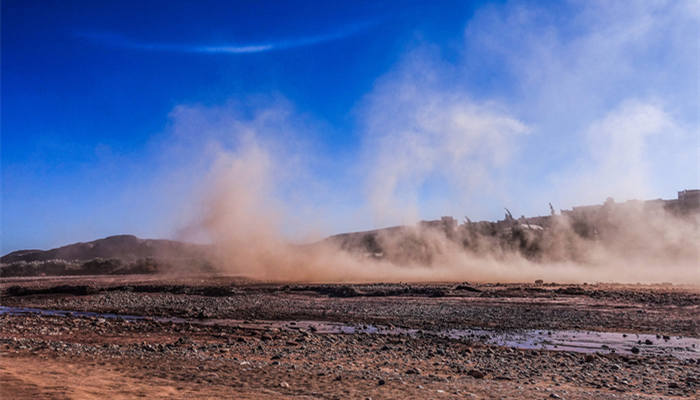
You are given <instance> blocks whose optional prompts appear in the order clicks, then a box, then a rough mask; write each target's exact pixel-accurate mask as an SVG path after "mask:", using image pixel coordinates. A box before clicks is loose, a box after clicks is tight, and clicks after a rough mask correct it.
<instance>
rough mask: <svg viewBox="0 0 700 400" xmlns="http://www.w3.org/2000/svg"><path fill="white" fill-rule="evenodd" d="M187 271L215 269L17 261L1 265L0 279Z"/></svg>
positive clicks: (151, 262)
mask: <svg viewBox="0 0 700 400" xmlns="http://www.w3.org/2000/svg"><path fill="white" fill-rule="evenodd" d="M185 269H186V270H188V271H199V272H213V271H214V268H213V266H212V265H210V264H209V263H208V262H206V261H204V260H202V259H156V258H142V259H138V260H136V261H131V262H128V261H124V260H121V259H117V258H109V259H105V258H93V259H90V260H86V261H80V260H74V261H66V260H47V261H16V262H12V263H9V264H0V278H9V277H17V276H67V275H130V274H157V273H167V272H177V271H180V270H185Z"/></svg>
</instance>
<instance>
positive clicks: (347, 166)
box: [169, 2, 700, 283]
mask: <svg viewBox="0 0 700 400" xmlns="http://www.w3.org/2000/svg"><path fill="white" fill-rule="evenodd" d="M583 9H584V10H583V11H582V12H581V13H580V14H577V16H576V20H575V21H574V22H576V23H577V24H579V25H580V26H585V27H586V29H583V30H582V31H581V32H577V33H576V34H575V35H574V36H573V37H571V36H568V35H569V34H570V32H565V31H564V30H562V29H560V28H559V27H557V26H556V25H555V24H553V23H551V21H546V20H541V19H539V18H538V14H536V13H531V12H527V10H524V9H521V8H519V7H516V6H512V7H510V6H509V7H505V8H504V9H503V10H501V11H498V10H496V9H489V8H487V9H485V10H483V11H481V12H480V13H478V14H477V15H476V16H475V17H474V18H473V19H472V20H471V21H470V22H469V24H468V25H467V26H466V28H465V29H464V38H463V43H461V44H458V46H457V47H458V48H460V46H461V48H462V50H459V51H457V52H456V54H451V55H450V56H446V55H445V51H444V50H443V49H441V48H439V47H437V46H434V45H432V44H431V43H429V42H426V41H418V43H417V44H416V45H415V46H412V47H411V48H410V49H409V50H408V51H406V52H404V54H403V55H402V56H401V57H400V59H399V60H398V62H397V63H396V64H395V65H393V66H392V68H391V69H390V70H389V71H387V72H386V73H384V75H382V76H380V77H379V78H378V79H376V81H375V82H374V85H373V86H372V88H371V90H369V92H367V93H366V94H365V95H364V96H363V97H362V98H361V100H360V101H358V103H357V105H356V106H355V107H354V108H353V109H351V110H348V115H349V116H351V117H352V118H353V120H354V125H353V127H352V132H351V136H352V137H354V138H356V142H357V145H356V148H352V149H350V150H347V151H346V152H343V153H341V154H338V153H337V152H336V153H332V152H331V151H329V150H328V149H326V148H324V147H323V145H317V142H323V140H321V138H322V137H323V136H324V135H326V134H333V127H328V126H324V125H323V122H321V121H318V118H314V117H311V116H308V115H304V114H302V113H300V112H298V111H297V110H296V109H295V107H294V105H293V104H292V103H291V102H289V101H287V100H285V99H283V98H280V97H273V98H266V97H256V98H254V99H252V100H251V101H246V100H245V99H243V100H240V99H239V100H237V101H236V102H232V103H229V104H225V105H223V106H215V107H204V106H181V107H179V108H178V109H177V110H176V111H175V112H173V113H172V115H171V118H172V120H173V127H174V132H175V135H174V136H175V138H174V139H173V142H175V143H182V142H183V140H185V139H183V138H189V139H186V140H190V142H186V144H185V145H183V146H182V147H184V148H186V151H184V154H185V155H184V156H182V157H180V156H176V157H174V158H175V159H181V158H183V157H184V158H185V159H188V160H192V159H195V160H199V161H198V164H197V166H196V167H195V168H192V169H191V170H190V171H187V172H186V173H185V175H187V178H186V179H182V180H183V181H190V182H191V181H195V182H200V181H201V182H204V183H198V184H196V185H190V186H189V187H188V191H189V192H191V193H194V195H193V196H192V197H191V198H188V199H187V200H188V204H187V205H185V206H182V207H180V208H179V209H176V211H175V212H174V213H173V214H175V215H177V216H176V217H175V219H176V220H181V221H182V220H184V222H183V223H182V226H184V228H183V229H181V231H180V232H183V233H185V234H184V235H181V236H182V237H183V238H191V237H197V238H204V239H205V240H207V241H210V242H212V243H214V244H215V247H216V257H215V258H216V260H215V264H216V265H217V266H218V268H219V269H220V270H222V271H225V272H230V273H237V274H239V273H240V274H246V275H251V276H255V277H260V278H264V279H280V280H313V281H380V280H390V281H411V280H414V281H418V280H454V281H461V280H481V281H490V280H498V281H521V280H533V279H544V280H547V281H550V280H560V281H571V282H584V281H589V282H592V281H622V282H638V281H639V282H669V281H671V282H678V283H700V271H699V267H698V265H699V264H700V227H699V226H700V223H699V221H698V213H697V212H677V210H676V211H673V210H671V209H669V208H668V207H665V206H664V205H663V204H662V203H654V202H647V203H641V202H640V203H635V202H624V201H625V200H631V199H639V200H650V199H653V198H656V197H659V193H668V194H670V193H674V192H673V191H678V190H683V189H697V187H695V186H696V185H697V183H698V178H699V177H698V173H699V172H698V171H700V168H698V151H700V150H699V147H698V142H697V137H698V131H697V124H695V123H694V122H693V121H694V119H693V118H695V117H693V115H697V110H694V109H693V106H692V105H693V104H697V100H698V97H697V91H696V90H694V89H693V85H688V84H687V80H688V77H690V76H692V75H694V73H695V70H694V69H693V68H691V67H692V66H694V65H695V66H696V65H697V59H695V58H692V57H691V58H688V57H690V56H689V53H688V52H687V51H686V50H685V49H686V47H687V41H686V38H687V37H689V36H688V35H689V33H690V32H695V31H696V28H697V21H698V14H697V12H696V11H697V10H696V8H695V7H693V6H692V5H691V3H687V2H677V3H672V4H668V7H664V8H663V10H657V9H656V8H655V7H654V6H651V5H649V6H643V5H641V4H640V5H638V7H633V8H632V9H624V10H621V9H619V7H617V6H612V5H604V4H602V3H601V4H598V3H595V4H589V5H586V6H585V7H583ZM693 10H694V11H693ZM689 11H690V12H689ZM651 16H653V18H652V17H651ZM514 21H517V23H514ZM601 35H604V36H605V40H604V41H601ZM504 38H506V39H508V40H504ZM497 43H498V44H499V45H498V46H496V44H497ZM494 46H496V47H494ZM650 48H663V49H664V51H666V52H667V53H668V54H667V57H668V59H673V60H678V62H677V64H678V65H688V66H691V67H689V69H683V70H681V71H679V73H678V74H674V75H669V74H667V71H666V70H665V69H664V64H663V63H661V61H660V60H659V59H657V58H648V57H646V56H642V55H640V54H641V53H640V52H641V50H640V49H650ZM470 52H471V53H470ZM642 53H643V52H642ZM466 54H473V56H472V58H469V57H467V56H466ZM480 54H481V55H486V56H492V57H493V56H495V57H497V59H498V60H499V62H500V63H501V64H502V66H503V68H504V69H505V70H506V71H507V73H508V74H507V76H508V77H510V79H512V82H510V83H512V84H513V85H514V87H515V88H516V89H515V92H514V93H511V96H508V97H506V96H502V95H501V96H499V95H498V94H496V95H493V96H490V97H484V96H483V95H482V94H480V93H479V87H474V86H473V85H471V86H470V85H469V84H468V83H467V81H468V80H465V79H464V78H465V76H467V75H469V74H470V73H471V72H470V71H473V68H475V64H474V63H477V64H476V66H480V65H479V64H478V61H476V60H478V57H479V55H480ZM643 54H646V53H643ZM639 57H642V58H643V59H644V60H646V61H648V63H646V64H643V65H640V63H639V62H638V61H639ZM482 67H483V66H482ZM489 68H493V66H489ZM691 71H692V72H691ZM666 80H669V81H668V82H667V84H668V87H674V88H676V89H677V90H675V91H674V92H673V93H672V94H669V93H667V92H664V91H657V92H649V91H648V90H645V89H644V88H646V87H647V85H646V84H647V83H648V82H650V81H653V82H657V81H659V82H661V81H663V82H666ZM494 90H495V89H494ZM494 93H498V91H497V90H496V91H495V92H494ZM329 95H331V94H330V92H329ZM678 99H680V100H678ZM689 115H690V117H688V116H689ZM195 137H196V138H198V139H197V140H199V141H201V142H204V143H205V145H204V146H202V145H201V144H200V143H194V142H191V141H192V140H193V139H192V138H195ZM198 146H199V147H198ZM331 153H332V154H333V155H330V154H331ZM180 155H182V154H180ZM201 160H208V161H207V162H202V161H201ZM209 161H210V162H209ZM185 164H187V163H185ZM190 164H191V163H190ZM674 171H675V173H674ZM679 171H685V172H684V174H679V173H678V172H679ZM687 171H690V172H687ZM681 176H682V178H681ZM202 177H206V178H205V179H203V180H202ZM169 180H171V181H177V180H178V176H175V179H169ZM660 188H663V190H661V189H660ZM608 197H612V198H614V199H616V200H617V202H616V203H611V204H608V205H607V206H604V207H601V209H599V210H598V211H596V212H594V213H589V214H586V215H578V214H576V213H563V214H562V213H561V212H559V210H558V209H560V208H562V209H565V208H570V207H575V206H582V205H590V204H603V202H604V201H605V200H606V199H607V198H608ZM667 197H668V195H665V196H664V198H667ZM548 203H552V204H553V205H554V208H555V209H556V210H555V211H556V213H555V214H556V215H549V214H550V210H549V208H548V207H547V204H548ZM505 207H508V208H510V209H511V210H513V212H514V213H515V214H516V218H514V219H513V220H511V221H509V220H502V221H499V222H498V223H494V224H493V225H488V224H484V223H476V222H474V223H471V222H464V223H462V218H463V217H465V216H467V217H470V218H471V219H482V218H483V219H489V220H496V219H501V218H502V217H501V216H502V215H503V214H502V211H501V210H503V208H505ZM182 210H184V211H182ZM521 214H524V215H527V216H536V215H545V216H547V217H548V218H545V219H540V220H536V221H534V222H533V221H529V222H528V221H525V222H523V221H522V220H520V218H517V217H518V216H520V215H521ZM442 215H452V216H454V217H457V219H458V221H457V223H456V225H455V226H454V227H449V229H445V227H444V226H440V227H438V228H437V229H436V228H435V227H434V226H430V225H425V224H420V221H421V220H423V219H428V220H430V219H436V218H439V217H440V216H442ZM477 216H481V218H477ZM391 226H403V228H401V229H394V230H380V231H378V232H375V233H369V234H364V235H363V234H359V236H358V235H355V236H350V237H343V238H340V239H339V238H335V239H334V238H331V239H328V240H322V239H323V238H324V237H327V236H328V235H332V234H337V233H340V232H342V231H347V230H356V231H362V230H368V229H374V228H379V227H391ZM358 238H359V239H358ZM358 241H359V242H358ZM356 242H357V243H356Z"/></svg>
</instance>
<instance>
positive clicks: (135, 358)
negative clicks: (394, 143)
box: [0, 276, 700, 399]
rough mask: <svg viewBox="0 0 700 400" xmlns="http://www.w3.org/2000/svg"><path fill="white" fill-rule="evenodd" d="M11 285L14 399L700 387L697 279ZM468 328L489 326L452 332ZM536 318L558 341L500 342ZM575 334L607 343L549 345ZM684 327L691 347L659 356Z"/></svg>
mask: <svg viewBox="0 0 700 400" xmlns="http://www.w3.org/2000/svg"><path fill="white" fill-rule="evenodd" d="M1 288H2V293H3V295H2V301H1V303H2V306H3V308H2V312H0V314H2V315H0V319H1V321H0V351H2V357H0V383H1V384H0V387H1V388H2V389H0V390H2V391H3V392H2V396H3V398H103V397H110V398H133V397H146V398H159V397H160V398H221V397H229V398H231V397H235V398H292V397H295V398H327V399H335V398H338V399H340V398H343V399H344V398H360V399H365V398H373V399H378V398H446V399H447V398H455V399H457V398H460V399H461V398H536V399H542V398H566V399H592V398H659V397H664V398H694V397H695V396H696V395H697V390H698V386H699V385H700V381H698V379H697V377H698V376H700V353H698V352H697V350H695V347H693V346H696V343H698V344H700V339H698V338H700V327H699V325H698V322H699V321H700V310H699V309H698V304H700V302H699V301H698V300H699V297H700V294H699V292H698V290H697V289H696V288H690V287H664V286H638V285H634V286H625V285H560V284H551V283H550V284H548V283H538V284H507V285H506V284H472V283H462V284H439V283H435V284H410V285H408V284H357V285H349V284H347V285H326V284H318V285H315V284H305V285H301V284H284V283H280V284H278V283H260V282H252V281H247V280H243V279H239V278H229V277H211V276H209V277H205V276H201V277H188V278H186V279H185V278H172V277H170V278H163V277H159V278H155V277H153V276H120V277H102V278H99V277H75V278H60V279H59V278H52V279H49V278H46V279H5V280H3V281H2V284H1ZM21 308H39V309H42V310H64V311H67V310H72V311H74V312H73V313H66V312H56V313H53V312H50V311H44V314H41V313H40V312H39V311H38V310H34V311H31V310H23V309H21ZM83 312H86V313H83ZM91 312H94V313H97V314H90V313H91ZM105 313H110V314H105ZM103 314H104V315H103ZM114 314H119V315H114ZM130 316H133V317H130ZM468 328H485V329H483V330H481V331H480V332H481V333H479V334H478V335H474V334H471V335H463V336H460V337H456V336H449V335H446V334H445V333H446V332H454V330H455V329H468ZM528 329H538V330H539V331H537V332H538V333H537V334H539V335H543V336H544V337H545V339H536V340H535V339H533V341H532V342H531V343H530V342H527V343H525V342H523V343H521V344H517V343H516V344H509V343H507V342H503V343H501V344H498V343H497V341H496V339H497V338H499V337H501V335H505V334H508V333H517V332H521V334H522V335H525V336H527V335H529V334H530V331H528ZM561 330H575V331H580V332H585V331H592V332H596V333H600V334H604V335H603V336H601V337H602V339H601V340H603V341H602V342H600V343H598V342H596V343H595V348H592V347H591V346H590V343H588V344H587V346H582V347H572V348H571V349H569V348H566V349H564V348H562V349H557V348H555V347H551V346H550V347H548V349H545V346H544V345H543V343H547V339H546V337H547V335H548V334H549V335H553V336H552V337H555V336H556V335H557V334H558V332H561ZM532 332H535V331H532ZM606 332H607V333H606ZM643 333H646V334H649V335H648V336H635V335H637V334H643ZM605 335H608V336H605ZM613 336H614V337H615V338H617V339H615V340H616V341H610V342H609V343H608V342H605V340H607V339H605V338H608V337H613ZM679 337H683V338H688V339H687V340H690V342H687V343H692V344H687V343H686V345H685V346H686V348H685V349H684V352H678V351H676V350H678V349H674V347H673V346H670V347H669V349H668V353H658V352H654V350H655V349H657V347H658V346H661V344H663V343H671V344H673V343H674V341H675V340H678V338H679ZM623 338H625V339H623ZM637 338H640V339H639V340H637ZM645 338H646V339H645ZM649 338H651V339H649ZM692 338H695V339H692ZM617 340H626V342H624V344H619V343H623V342H618V341H617ZM504 343H505V344H504ZM601 343H602V344H601ZM606 343H608V344H606ZM630 343H631V344H630ZM697 347H700V346H697ZM562 350H567V351H562Z"/></svg>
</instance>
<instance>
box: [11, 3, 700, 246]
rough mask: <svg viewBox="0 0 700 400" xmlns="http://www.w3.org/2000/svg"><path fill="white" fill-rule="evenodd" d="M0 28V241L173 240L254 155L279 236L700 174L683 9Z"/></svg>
mask: <svg viewBox="0 0 700 400" xmlns="http://www.w3.org/2000/svg"><path fill="white" fill-rule="evenodd" d="M1 36H2V37H1V40H2V58H1V61H2V66H1V68H2V71H1V72H2V87H1V91H2V92H1V97H2V103H1V107H2V109H1V111H2V120H1V129H2V131H1V135H2V136H1V144H0V145H1V147H0V152H1V160H0V162H1V166H2V174H1V179H2V182H1V184H2V187H1V190H2V195H1V201H2V203H1V204H0V206H1V212H2V214H1V218H2V222H1V224H2V225H1V227H2V236H1V238H2V243H1V246H0V247H1V249H2V252H3V253H7V252H9V251H12V250H17V249H23V248H50V247H55V246H59V245H63V244H67V243H72V242H76V241H87V240H93V239H95V238H99V237H104V236H108V235H113V234H121V233H131V234H136V235H137V236H141V237H170V238H175V237H180V236H181V234H182V231H183V228H184V227H186V226H187V224H188V221H189V220H190V219H191V218H192V216H193V215H195V214H196V213H197V209H198V207H201V204H202V203H201V196H202V193H205V192H206V191H207V185H208V184H209V183H210V182H211V171H212V168H213V167H214V166H215V165H216V163H217V160H221V159H222V156H223V157H228V158H234V159H235V158H236V157H238V158H240V159H243V160H245V155H246V154H248V153H245V152H246V151H248V150H250V148H251V146H252V147H253V148H255V149H263V150H264V152H265V154H266V155H268V157H269V159H270V160H272V161H273V163H274V166H273V167H272V168H271V171H272V172H273V174H274V181H273V182H271V185H272V186H273V187H274V190H273V193H272V195H273V196H274V202H275V203H279V204H281V205H280V206H279V209H280V210H282V211H283V212H282V213H281V214H283V215H284V217H282V218H284V220H285V222H284V224H283V225H284V226H285V228H284V229H285V231H286V232H288V233H289V235H290V237H293V238H294V239H295V240H304V239H305V238H315V237H319V236H321V235H325V234H329V233H336V232H341V231H351V230H364V229H371V228H374V227H379V226H387V225H393V224H398V223H410V222H412V221H415V220H417V219H434V218H438V217H440V216H441V215H453V216H455V217H457V218H459V219H462V218H463V217H464V216H469V217H470V218H471V219H472V220H479V219H497V218H501V217H502V215H503V207H508V208H509V209H510V210H511V211H512V212H513V214H516V215H517V216H519V215H521V214H524V215H542V214H546V213H548V210H549V209H548V207H547V203H548V202H552V203H553V204H554V205H555V207H556V208H569V207H571V206H574V205H580V204H587V203H600V202H602V201H603V200H604V199H605V198H606V197H608V196H612V197H614V198H615V199H617V200H625V199H631V198H659V197H662V198H674V197H675V195H676V191H677V190H681V189H686V188H698V187H699V186H700V111H699V110H700V73H699V72H698V71H700V5H699V4H698V2H697V1H693V0H688V1H684V0H678V1H670V0H669V1H664V0H658V1H657V0H653V1H641V0H640V1H625V2H611V1H583V0H581V1H564V2H560V1H553V2H546V1H544V2H543V1H473V2H467V1H444V2H431V1H405V2H376V1H351V2H316V1H289V2H249V1H237V2H230V1H197V2H178V1H155V0H152V1H145V2H140V1H132V0H130V1H98V2H95V1H32V0H21V1H20V0H4V1H2V35H1ZM251 143H252V144H251ZM300 227H301V228H300Z"/></svg>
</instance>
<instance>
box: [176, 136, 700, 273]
mask: <svg viewBox="0 0 700 400" xmlns="http://www.w3.org/2000/svg"><path fill="white" fill-rule="evenodd" d="M276 159H277V156H276V155H273V153H271V152H270V151H268V149H266V148H265V146H264V145H262V144H260V143H259V142H257V141H256V140H254V139H250V138H249V139H248V140H246V141H245V143H243V144H241V145H240V146H238V147H237V150H236V151H233V152H223V151H222V152H221V153H220V154H219V155H218V157H217V160H216V162H215V163H214V164H213V167H212V170H211V172H210V176H209V178H208V181H207V187H208V189H207V191H206V194H205V196H204V198H203V199H202V207H201V213H200V215H198V216H197V218H196V219H195V220H194V221H193V222H192V224H191V226H190V227H189V230H190V231H198V232H201V233H203V234H204V235H205V236H206V237H208V238H209V240H210V241H211V242H212V243H213V249H214V251H213V254H212V261H213V263H214V265H216V266H217V268H218V269H219V270H220V271H221V272H224V273H229V274H237V275H245V276H249V277H253V278H257V279H263V280H281V281H313V282H372V281H376V282H378V281H383V282H398V281H402V282H410V281H499V282H514V281H532V280H535V279H544V280H546V281H559V282H595V281H616V282H677V283H691V284H692V283H694V284H697V283H700V276H699V274H698V260H700V228H699V227H700V220H699V214H697V213H690V214H682V215H678V214H677V213H672V212H670V211H668V210H667V209H666V208H664V206H663V204H662V203H661V202H626V203H611V202H608V203H606V204H604V205H602V206H600V207H599V208H598V209H596V210H597V211H596V212H593V213H588V214H582V215H577V214H575V213H572V212H570V213H566V214H556V215H551V216H546V217H541V218H540V219H539V220H538V221H537V222H539V223H540V224H539V225H537V224H535V223H533V222H532V221H530V220H515V219H512V220H508V218H506V219H505V220H502V221H498V222H495V223H489V222H478V223H477V222H465V223H464V224H457V223H456V221H454V223H452V224H449V223H448V224H447V225H445V224H440V223H438V224H435V223H433V224H425V223H423V224H421V223H418V224H408V225H406V226H402V227H397V228H393V229H384V230H377V231H372V232H368V233H356V234H346V235H339V236H336V237H331V238H328V239H325V240H320V241H315V242H312V243H307V244H299V243H294V240H293V239H294V238H289V237H288V235H286V234H284V233H283V231H284V224H285V221H288V220H298V219H297V218H287V217H286V214H288V213H290V212H292V213H293V210H289V209H288V208H287V207H286V206H285V204H284V203H283V202H282V201H280V199H278V198H276V190H275V189H276V187H277V186H278V185H280V182H278V181H277V179H276V177H277V176H278V174H277V173H276V170H277V168H278V166H277V165H276V164H275V162H276ZM372 179H376V176H373V177H372ZM375 210H376V209H375ZM322 217H323V216H322V215H321V216H319V218H322ZM448 222H449V221H448ZM308 224H309V225H314V224H315V221H311V220H310V221H308Z"/></svg>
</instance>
